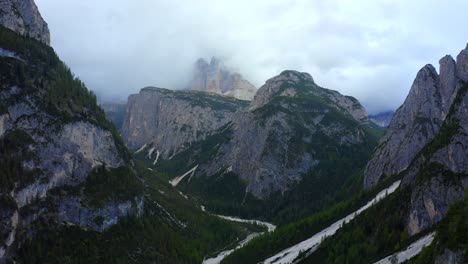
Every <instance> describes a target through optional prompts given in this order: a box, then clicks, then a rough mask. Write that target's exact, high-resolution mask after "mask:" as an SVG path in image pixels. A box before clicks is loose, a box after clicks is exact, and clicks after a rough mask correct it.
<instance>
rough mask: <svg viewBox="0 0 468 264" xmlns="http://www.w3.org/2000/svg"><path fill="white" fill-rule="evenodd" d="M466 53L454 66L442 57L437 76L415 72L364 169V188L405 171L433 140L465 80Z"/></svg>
mask: <svg viewBox="0 0 468 264" xmlns="http://www.w3.org/2000/svg"><path fill="white" fill-rule="evenodd" d="M467 53H468V51H467V50H463V51H462V52H461V53H460V55H458V57H457V63H455V62H454V60H453V59H452V58H451V57H450V56H446V57H444V58H442V59H441V60H440V76H439V75H438V74H437V72H436V71H435V69H434V67H432V66H431V65H426V66H425V67H424V68H423V69H421V70H420V71H419V73H418V75H417V76H416V79H415V81H414V83H413V86H412V87H411V90H410V92H409V94H408V97H407V98H406V100H405V102H404V103H403V105H402V106H401V107H400V108H399V109H398V110H397V111H396V113H395V115H394V117H393V119H392V121H391V122H390V124H389V126H388V129H387V131H386V134H385V136H384V137H383V138H382V139H381V141H380V144H379V146H378V147H377V148H376V150H375V152H374V155H373V157H372V159H371V160H370V161H369V163H368V165H367V167H366V171H365V176H364V186H365V187H370V186H373V185H375V184H376V183H377V182H378V181H379V180H380V179H381V178H382V177H385V176H389V175H395V174H398V173H400V172H402V171H403V170H405V169H406V168H407V167H408V165H409V164H410V162H411V161H412V160H413V159H414V157H415V156H416V154H417V153H418V152H419V151H420V150H421V149H422V148H423V147H424V146H425V145H426V144H428V143H429V142H430V141H431V140H432V139H433V138H434V136H435V135H436V134H437V132H438V131H439V129H440V126H441V125H442V122H443V121H444V120H445V118H446V115H447V113H448V111H449V109H450V107H451V105H452V102H453V100H454V98H455V96H456V94H457V90H458V89H459V87H460V81H466V80H468V75H467V74H466V71H467V68H466V64H467V63H468V62H467V61H468V56H467ZM408 146H411V147H408Z"/></svg>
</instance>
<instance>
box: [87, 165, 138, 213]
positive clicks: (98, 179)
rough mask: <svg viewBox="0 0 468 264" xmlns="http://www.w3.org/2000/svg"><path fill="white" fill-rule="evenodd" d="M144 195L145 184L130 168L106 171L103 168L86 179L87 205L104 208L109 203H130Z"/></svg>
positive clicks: (124, 167)
mask: <svg viewBox="0 0 468 264" xmlns="http://www.w3.org/2000/svg"><path fill="white" fill-rule="evenodd" d="M142 193H143V183H142V182H141V180H139V179H138V178H137V177H136V176H135V172H133V171H132V170H131V169H130V168H129V167H126V166H123V167H120V168H116V169H106V168H105V166H104V165H103V166H101V167H99V168H97V169H95V170H94V171H93V172H92V173H91V174H89V175H88V177H87V178H86V182H85V183H84V195H85V198H86V201H87V204H89V205H92V206H94V207H99V206H103V205H104V204H105V203H106V202H107V201H128V200H131V199H132V198H133V197H136V196H139V195H141V194H142Z"/></svg>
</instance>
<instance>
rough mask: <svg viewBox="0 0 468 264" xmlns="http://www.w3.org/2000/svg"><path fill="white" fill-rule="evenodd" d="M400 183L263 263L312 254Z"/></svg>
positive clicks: (284, 263) (286, 262) (290, 260)
mask: <svg viewBox="0 0 468 264" xmlns="http://www.w3.org/2000/svg"><path fill="white" fill-rule="evenodd" d="M399 185H400V180H398V181H396V182H394V183H393V184H392V185H391V186H390V187H388V188H387V189H384V190H382V191H381V192H379V193H378V194H377V195H376V196H375V197H374V198H373V199H372V200H370V201H369V202H368V203H367V204H366V205H364V206H363V207H361V208H359V210H357V211H355V212H353V213H351V214H349V215H347V216H346V217H345V218H342V219H340V220H338V221H336V222H335V223H333V224H332V225H331V226H329V227H327V228H325V229H324V230H322V231H320V232H318V233H317V234H315V235H313V236H312V237H310V238H309V239H307V240H304V241H302V242H300V243H299V244H296V245H294V246H292V247H289V248H287V249H285V250H283V251H281V252H279V253H278V254H276V255H274V256H272V257H270V258H268V259H266V260H265V261H263V263H264V264H271V263H275V264H289V263H294V260H295V259H296V258H297V257H298V256H299V254H300V253H301V252H307V254H306V257H307V256H309V255H310V254H312V253H313V252H314V251H315V250H316V249H317V247H318V246H319V245H320V243H321V242H322V241H323V240H324V239H325V238H326V237H330V236H333V235H334V234H335V233H336V231H338V229H340V228H341V227H343V225H344V224H346V223H349V221H351V220H352V219H354V218H355V217H356V216H357V215H359V214H360V213H362V212H364V211H365V210H366V209H368V208H369V207H371V206H372V205H375V204H376V203H378V202H380V201H381V200H382V199H383V198H385V197H387V196H388V195H389V194H391V193H393V192H394V191H395V190H396V189H397V188H398V186H399Z"/></svg>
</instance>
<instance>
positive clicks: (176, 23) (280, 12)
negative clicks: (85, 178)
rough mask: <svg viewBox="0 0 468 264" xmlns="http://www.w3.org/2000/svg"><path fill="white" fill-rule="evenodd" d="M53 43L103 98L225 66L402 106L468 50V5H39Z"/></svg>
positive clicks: (45, 0) (332, 1)
mask: <svg viewBox="0 0 468 264" xmlns="http://www.w3.org/2000/svg"><path fill="white" fill-rule="evenodd" d="M36 3H37V5H38V7H39V9H40V11H41V13H42V15H43V17H44V18H45V20H46V21H47V22H48V24H49V28H50V30H51V36H52V46H53V47H54V48H55V49H56V51H57V53H58V54H59V56H60V57H61V58H62V60H64V61H65V62H66V63H67V64H68V65H69V66H70V67H71V68H72V70H73V71H74V72H75V74H76V75H78V76H79V77H80V78H81V79H82V80H83V81H85V82H86V84H87V85H88V87H89V88H90V89H92V90H94V91H95V92H96V93H97V94H98V96H99V98H100V99H101V100H126V98H127V96H128V95H129V94H131V93H137V92H138V91H139V90H140V88H142V87H144V86H149V85H153V86H159V87H167V88H180V87H183V86H184V85H185V84H186V83H187V82H188V80H189V79H190V74H191V69H192V66H193V64H194V62H195V60H196V59H197V58H199V57H204V58H206V59H209V58H210V57H211V56H218V57H223V58H224V59H225V60H226V64H227V65H228V66H232V67H235V68H237V69H238V70H239V72H240V73H241V74H243V75H244V77H245V78H246V79H248V80H250V81H251V82H252V83H253V84H255V85H256V86H257V87H260V86H261V85H262V84H263V83H264V82H265V80H267V79H268V78H270V77H273V76H275V75H277V74H278V73H280V72H281V71H282V70H286V69H293V70H299V71H305V72H309V73H310V74H311V75H312V76H313V77H314V79H315V82H316V83H317V84H319V85H320V86H323V87H326V88H330V89H334V90H338V91H340V92H341V93H343V94H346V95H352V96H354V97H356V98H358V99H359V100H360V101H361V102H362V103H363V104H364V106H365V107H366V108H367V109H368V111H369V112H371V113H375V112H378V111H384V110H389V109H395V108H397V107H398V106H399V105H400V104H401V103H402V102H403V100H404V99H405V97H406V94H407V93H408V90H409V88H410V87H411V83H412V81H413V79H414V77H415V75H416V73H417V71H418V70H419V69H420V68H421V67H422V66H424V65H425V64H427V63H432V64H434V65H435V66H436V68H438V60H439V59H440V58H441V57H442V56H444V55H445V54H452V56H454V57H456V55H457V54H458V53H459V52H460V50H461V49H463V48H464V47H465V46H466V44H467V42H468V26H467V25H468V16H467V15H466V12H467V10H468V1H467V0H447V1H440V0H395V1H391V0H379V1H376V0H353V1H351V0H326V1H325V0H235V1H227V0H223V1H221V0H218V1H216V0H36Z"/></svg>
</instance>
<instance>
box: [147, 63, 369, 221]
mask: <svg viewBox="0 0 468 264" xmlns="http://www.w3.org/2000/svg"><path fill="white" fill-rule="evenodd" d="M367 122H368V121H367V114H366V112H365V110H364V109H363V108H362V106H361V105H360V104H359V102H358V101H357V100H356V99H354V98H351V97H346V96H342V95H341V94H339V93H338V92H335V91H332V90H328V89H324V88H321V87H319V86H317V85H316V84H315V83H314V82H313V79H312V77H311V76H310V75H309V74H306V73H299V72H294V71H285V72H283V73H282V74H280V75H279V76H277V77H274V78H272V79H270V80H268V81H267V82H266V84H265V85H264V86H263V87H262V88H260V89H259V91H258V93H257V95H256V96H255V99H254V100H253V101H252V103H251V104H250V105H249V106H248V107H247V108H245V109H243V110H242V111H238V112H236V113H235V114H234V116H233V118H232V121H231V122H230V123H228V124H226V125H225V126H224V127H221V128H220V129H219V130H218V131H217V132H216V133H214V134H213V135H211V136H209V137H207V138H206V139H205V140H202V141H199V142H197V143H195V144H193V145H192V146H191V147H190V148H188V149H186V150H184V151H182V152H181V153H179V154H177V155H175V156H174V157H173V158H172V159H170V160H162V161H161V162H160V163H158V165H156V166H155V167H154V168H155V169H157V170H158V171H160V172H163V173H167V174H169V178H173V177H175V176H181V175H184V174H185V173H186V172H188V171H190V170H192V169H194V170H195V172H193V177H191V176H187V177H186V179H184V180H182V181H181V182H180V183H178V185H177V188H180V189H181V190H183V191H184V192H188V193H192V194H194V195H195V196H197V197H198V198H199V199H201V200H203V202H204V203H206V205H207V208H210V209H212V210H216V211H217V212H220V213H225V214H237V215H242V216H244V217H249V218H251V217H256V216H259V215H263V216H267V215H268V218H270V219H272V218H277V219H278V220H279V219H282V220H281V221H287V220H286V219H292V218H297V217H300V215H304V214H306V213H307V212H308V211H309V210H312V211H314V210H317V209H318V208H321V207H322V206H325V204H324V201H332V200H335V199H339V198H337V195H338V194H337V193H339V192H340V190H342V191H343V192H345V190H344V189H347V191H349V190H350V189H352V188H353V187H352V186H359V184H354V185H353V184H352V182H354V183H356V180H357V178H358V177H359V170H360V169H361V168H362V167H363V166H364V164H365V162H366V160H367V158H368V157H369V155H370V152H371V149H372V148H373V147H374V146H375V145H374V144H375V142H376V140H377V138H376V137H377V136H376V134H373V133H374V132H375V129H374V128H371V127H370V126H369V125H367ZM358 188H359V187H358ZM311 200H313V201H316V203H314V204H310V203H307V202H306V201H311ZM312 208H313V209H312ZM309 212H310V211H309Z"/></svg>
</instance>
